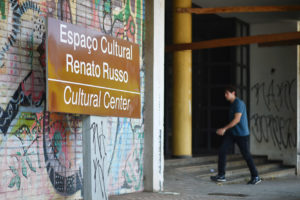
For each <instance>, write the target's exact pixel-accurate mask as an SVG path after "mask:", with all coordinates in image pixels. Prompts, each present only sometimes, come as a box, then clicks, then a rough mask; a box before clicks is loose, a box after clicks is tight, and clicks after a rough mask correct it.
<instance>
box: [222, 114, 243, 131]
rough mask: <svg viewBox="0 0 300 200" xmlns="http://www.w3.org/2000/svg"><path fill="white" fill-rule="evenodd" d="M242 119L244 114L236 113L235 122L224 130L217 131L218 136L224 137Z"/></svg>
mask: <svg viewBox="0 0 300 200" xmlns="http://www.w3.org/2000/svg"><path fill="white" fill-rule="evenodd" d="M241 117H242V113H235V114H234V118H233V120H232V121H231V122H230V123H229V124H227V125H226V126H224V127H223V128H219V129H218V130H217V134H218V135H221V136H223V135H224V134H225V132H226V131H227V130H228V129H230V128H232V127H234V126H235V125H237V124H238V123H239V122H240V121H241Z"/></svg>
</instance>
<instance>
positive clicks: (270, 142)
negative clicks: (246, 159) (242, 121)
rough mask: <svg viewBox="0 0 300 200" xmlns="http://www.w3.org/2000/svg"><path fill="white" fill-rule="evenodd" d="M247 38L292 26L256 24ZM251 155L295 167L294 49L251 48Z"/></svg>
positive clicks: (295, 59) (295, 85) (288, 24)
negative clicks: (266, 156)
mask: <svg viewBox="0 0 300 200" xmlns="http://www.w3.org/2000/svg"><path fill="white" fill-rule="evenodd" d="M251 30H252V33H251V35H258V34H268V33H280V32H293V31H296V30H297V24H296V23H287V22H286V23H276V24H275V23H274V24H257V25H252V26H251ZM250 55H251V58H250V59H251V61H250V69H251V74H250V77H251V104H250V107H251V112H250V129H251V151H252V153H253V154H260V155H268V156H269V158H270V159H278V160H283V161H284V163H285V164H290V165H296V157H297V156H296V152H297V47H296V45H294V46H281V47H280V46H274V47H263V48H262V47H261V48H259V47H257V46H255V45H253V46H251V53H250Z"/></svg>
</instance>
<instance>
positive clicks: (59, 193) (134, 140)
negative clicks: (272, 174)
mask: <svg viewBox="0 0 300 200" xmlns="http://www.w3.org/2000/svg"><path fill="white" fill-rule="evenodd" d="M162 2H163V1H162ZM151 5H152V6H153V4H151ZM151 5H150V6H151ZM162 8H164V7H162ZM0 13H1V15H0V27H1V28H0V35H1V37H0V157H1V159H0V166H1V167H0V179H1V181H0V199H82V198H83V191H84V187H83V181H84V163H83V156H84V155H83V152H84V150H83V149H84V143H83V136H84V134H89V133H91V134H92V132H93V131H95V129H97V132H98V133H99V134H100V135H101V137H99V138H100V139H101V144H104V147H103V148H102V149H101V151H102V152H101V153H102V156H103V157H102V158H103V159H105V168H103V170H102V172H103V173H104V176H105V177H107V178H106V179H105V186H106V188H105V192H106V193H107V195H104V197H105V198H107V196H109V195H113V194H122V193H130V192H138V191H142V190H144V189H145V187H144V176H145V170H144V149H145V146H146V145H145V142H144V139H145V131H144V130H145V129H144V125H145V117H144V113H145V100H144V96H145V68H146V64H145V63H146V62H145V58H144V56H145V45H144V43H145V0H100V1H76V0H41V1H40V0H33V1H29V0H24V1H23V0H21V1H19V0H1V1H0ZM47 17H52V18H56V19H59V20H62V21H66V22H69V23H72V24H76V25H77V26H79V27H80V26H81V27H83V28H89V29H93V30H96V31H99V32H101V33H103V34H107V35H110V36H113V37H115V38H119V39H123V40H127V41H130V42H133V43H136V44H138V45H139V51H140V58H139V59H140V88H141V118H140V119H131V118H121V117H98V118H97V121H96V122H94V123H91V126H90V128H89V131H88V132H85V130H84V129H83V121H84V119H83V118H84V117H86V116H83V115H73V114H64V113H49V112H47V111H46V109H45V105H46V102H47V99H46V93H45V92H46V85H45V79H46V77H45V71H46V60H45V58H46V54H45V53H46V52H45V48H46V47H45V33H46V18H47ZM152 36H153V34H152V35H151V34H150V36H149V37H150V38H151V39H149V41H150V42H149V43H151V41H152V42H153V40H152ZM150 46H151V45H150ZM153 73H154V72H153ZM151 74H152V72H151ZM152 97H153V96H152ZM154 121H155V120H154ZM161 130H162V129H161ZM161 135H163V133H161ZM102 136H103V137H102ZM90 145H92V144H90ZM161 148H162V147H161ZM150 155H151V156H152V157H153V155H152V153H150ZM160 155H161V156H163V153H161V154H160ZM160 160H161V158H160ZM150 174H151V173H150ZM103 181H104V180H103ZM150 185H151V183H150ZM161 185H162V183H161ZM151 188H152V189H153V187H152V186H151V187H150V190H152V189H151Z"/></svg>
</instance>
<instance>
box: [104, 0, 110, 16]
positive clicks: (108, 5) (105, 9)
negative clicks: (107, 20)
mask: <svg viewBox="0 0 300 200" xmlns="http://www.w3.org/2000/svg"><path fill="white" fill-rule="evenodd" d="M110 5H111V1H110V0H108V1H105V2H104V11H105V12H106V13H111V11H110V10H111V6H110Z"/></svg>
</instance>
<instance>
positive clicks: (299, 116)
mask: <svg viewBox="0 0 300 200" xmlns="http://www.w3.org/2000/svg"><path fill="white" fill-rule="evenodd" d="M298 31H300V22H298ZM299 108H300V46H299V45H298V46H297V163H296V174H297V175H298V176H300V110H299Z"/></svg>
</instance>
